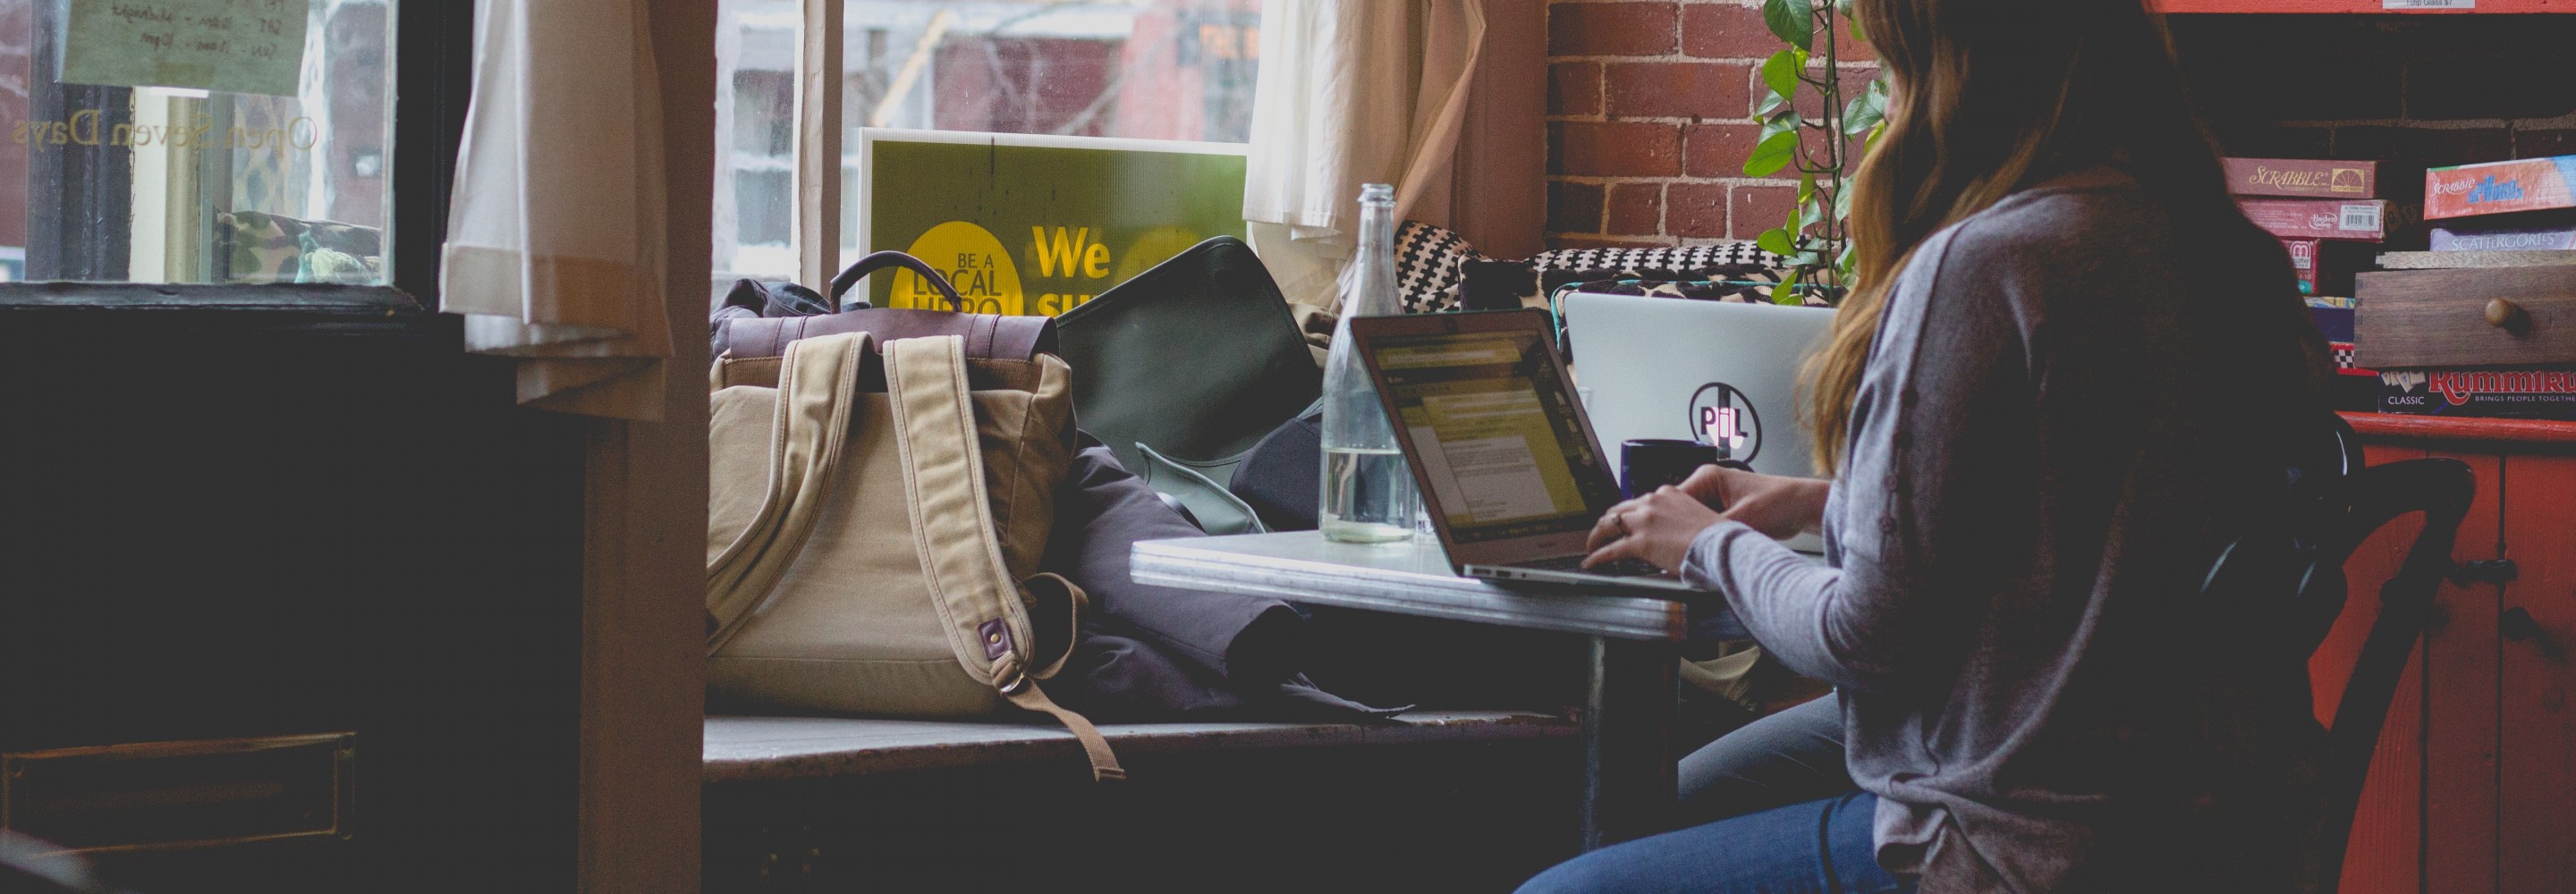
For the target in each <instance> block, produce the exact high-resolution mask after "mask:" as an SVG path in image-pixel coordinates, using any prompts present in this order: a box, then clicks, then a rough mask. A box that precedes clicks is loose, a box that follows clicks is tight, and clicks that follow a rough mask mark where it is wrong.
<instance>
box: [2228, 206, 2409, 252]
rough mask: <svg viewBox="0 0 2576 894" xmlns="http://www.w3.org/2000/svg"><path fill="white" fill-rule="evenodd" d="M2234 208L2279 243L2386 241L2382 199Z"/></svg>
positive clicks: (2386, 227)
mask: <svg viewBox="0 0 2576 894" xmlns="http://www.w3.org/2000/svg"><path fill="white" fill-rule="evenodd" d="M2236 207H2237V208H2239V209H2242V210H2243V211H2244V212H2245V219H2247V220H2251V221H2253V222H2254V225H2255V226H2258V227H2262V228H2263V230H2264V232H2267V233H2271V234H2272V235H2274V236H2278V237H2281V238H2283V239H2338V240H2343V241H2347V242H2384V241H2387V239H2388V202H2387V201H2386V200H2383V199H2357V200H2352V201H2343V200H2337V199H2237V200H2236Z"/></svg>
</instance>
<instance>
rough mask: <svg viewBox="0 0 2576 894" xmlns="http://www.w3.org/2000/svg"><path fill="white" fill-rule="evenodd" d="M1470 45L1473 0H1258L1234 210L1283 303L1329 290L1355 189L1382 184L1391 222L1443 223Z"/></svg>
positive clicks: (1323, 298)
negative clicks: (1254, 74)
mask: <svg viewBox="0 0 2576 894" xmlns="http://www.w3.org/2000/svg"><path fill="white" fill-rule="evenodd" d="M1484 39H1485V10H1484V3H1483V0H1264V2H1263V3H1262V7H1261V76H1260V82H1259V86H1258V87H1257V88H1255V92H1254V94H1253V105H1252V145H1251V158H1250V161H1249V166H1248V169H1247V171H1246V173H1245V178H1244V191H1243V217H1244V220H1245V221H1246V222H1247V224H1248V225H1249V229H1250V232H1251V235H1252V246H1253V248H1254V250H1256V251H1258V252H1259V253H1260V254H1261V260H1262V264H1263V265H1264V266H1266V267H1269V268H1270V272H1271V276H1272V277H1274V278H1276V279H1277V280H1278V281H1279V286H1280V290H1281V291H1283V292H1285V293H1286V294H1287V295H1288V298H1289V299H1290V300H1292V301H1298V302H1303V303H1307V304H1314V305H1317V306H1324V307H1330V306H1332V304H1333V302H1334V301H1335V300H1336V299H1337V298H1338V297H1339V293H1338V290H1337V288H1336V286H1335V282H1336V280H1337V279H1338V278H1339V276H1340V274H1341V272H1342V270H1343V268H1345V267H1347V266H1348V261H1349V259H1350V256H1351V253H1352V248H1353V246H1352V244H1351V242H1352V238H1353V236H1354V235H1356V231H1357V229H1358V215H1359V195H1360V185H1361V184H1363V183H1393V184H1396V191H1395V213H1396V216H1397V217H1398V218H1399V219H1411V220H1420V221H1423V222H1426V223H1433V224H1441V225H1446V224H1448V223H1449V222H1450V221H1449V219H1448V209H1449V198H1450V196H1449V175H1450V166H1451V161H1452V158H1453V157H1454V156H1455V155H1456V150H1457V146H1458V132H1459V125H1460V121H1461V120H1462V119H1463V118H1464V117H1465V115H1466V112H1467V94H1468V88H1469V86H1470V84H1471V82H1472V80H1473V75H1474V72H1475V70H1476V56H1477V54H1478V52H1479V51H1480V50H1481V48H1482V46H1483V44H1484Z"/></svg>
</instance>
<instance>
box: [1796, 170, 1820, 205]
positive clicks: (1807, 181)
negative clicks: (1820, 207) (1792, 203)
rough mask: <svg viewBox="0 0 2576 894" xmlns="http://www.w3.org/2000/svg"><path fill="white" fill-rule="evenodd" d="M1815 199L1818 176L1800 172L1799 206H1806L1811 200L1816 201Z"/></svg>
mask: <svg viewBox="0 0 2576 894" xmlns="http://www.w3.org/2000/svg"><path fill="white" fill-rule="evenodd" d="M1815 197H1816V175H1814V174H1810V173H1807V172H1805V171H1799V172H1798V202H1799V204H1805V203H1806V202H1807V201H1809V200H1811V199H1814V198H1815Z"/></svg>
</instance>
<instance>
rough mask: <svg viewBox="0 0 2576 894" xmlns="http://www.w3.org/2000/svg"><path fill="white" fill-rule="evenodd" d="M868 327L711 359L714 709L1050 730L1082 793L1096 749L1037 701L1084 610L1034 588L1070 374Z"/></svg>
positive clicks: (1068, 592)
mask: <svg viewBox="0 0 2576 894" xmlns="http://www.w3.org/2000/svg"><path fill="white" fill-rule="evenodd" d="M875 347H876V344H875V342H874V340H873V339H872V338H871V337H870V336H869V335H868V334H867V333H864V332H858V333H848V334H840V335H827V336H820V337H815V338H807V339H803V340H799V341H795V342H792V343H789V344H788V345H787V346H786V349H785V351H784V353H783V355H782V356H777V357H762V358H751V359H733V358H728V359H726V360H722V361H719V362H718V363H717V365H716V367H715V370H714V381H713V382H712V383H711V384H712V385H713V387H714V393H713V394H712V396H711V402H712V406H711V408H710V409H711V413H710V419H709V432H708V433H709V441H710V443H709V445H708V446H709V448H710V460H711V464H710V467H709V479H710V480H709V482H708V483H709V485H710V490H711V496H712V499H711V500H710V503H709V513H708V525H707V610H708V613H709V614H710V615H711V616H712V617H713V618H714V625H715V627H714V630H713V632H712V633H711V634H710V635H709V636H708V638H707V656H708V657H707V676H708V687H709V692H710V694H711V695H713V696H716V697H717V698H720V699H723V700H726V701H730V702H734V703H738V704H748V705H754V706H763V707H770V708H777V709H784V710H791V711H800V712H820V713H836V714H857V715H868V716H879V717H910V718H948V719H955V718H969V717H983V716H990V715H993V714H995V713H998V712H1003V711H1007V710H1009V709H1010V708H1012V707H1014V706H1015V707H1018V708H1023V709H1027V710H1031V711H1038V712H1043V713H1046V714H1049V715H1052V716H1054V717H1055V718H1056V719H1057V720H1058V721H1060V722H1062V723H1063V724H1064V725H1065V726H1066V727H1067V728H1068V729H1070V730H1072V731H1073V734H1074V736H1075V737H1076V738H1077V739H1079V740H1081V742H1082V746H1083V750H1084V751H1085V752H1086V753H1087V754H1088V755H1089V757H1090V759H1091V766H1092V773H1093V776H1094V777H1095V778H1100V779H1116V778H1123V777H1124V776H1125V773H1124V772H1123V771H1122V770H1121V769H1120V768H1119V766H1118V761H1117V758H1116V757H1115V756H1114V755H1112V754H1111V753H1110V751H1109V746H1108V743H1107V741H1106V740H1104V739H1102V738H1101V736H1100V733H1099V732H1098V731H1097V730H1095V729H1093V727H1092V725H1091V723H1090V722H1089V721H1088V720H1085V719H1084V718H1083V717H1082V716H1081V715H1079V714H1076V713H1074V712H1072V711H1068V710H1066V709H1064V708H1062V707H1059V706H1057V705H1056V704H1055V702H1054V700H1052V699H1050V698H1048V697H1047V695H1046V693H1045V691H1044V690H1042V689H1040V688H1039V687H1038V682H1037V681H1040V680H1045V679H1048V678H1051V677H1053V676H1054V675H1055V673H1056V671H1057V670H1058V669H1060V668H1061V667H1062V666H1063V664H1064V659H1065V657H1066V655H1067V654H1068V653H1069V652H1070V651H1071V646H1072V642H1073V636H1074V630H1075V625H1076V624H1077V623H1078V619H1079V617H1080V612H1081V609H1082V608H1083V604H1084V598H1083V594H1082V591H1081V590H1080V589H1079V588H1076V587H1075V586H1073V585H1072V584H1071V583H1070V582H1068V581H1066V580H1064V579H1063V578H1060V577H1056V576H1055V575H1052V574H1041V573H1038V572H1037V565H1038V558H1039V555H1040V554H1041V553H1042V552H1043V551H1044V550H1045V548H1046V540H1047V535H1048V533H1049V530H1050V528H1051V527H1052V525H1053V521H1054V511H1055V507H1054V493H1055V487H1056V485H1057V483H1058V482H1059V481H1060V480H1061V479H1062V478H1063V477H1064V474H1065V470H1066V468H1067V466H1068V464H1069V463H1070V462H1071V457H1072V452H1073V399H1072V373H1071V371H1070V369H1069V368H1067V367H1066V365H1065V363H1064V361H1063V360H1060V359H1058V358H1056V357H1054V356H1053V355H1049V354H1034V355H1032V356H1030V357H1028V358H1027V359H980V358H979V359H969V358H968V357H967V356H966V353H965V350H964V347H963V344H962V342H961V340H960V339H958V338H957V337H954V336H943V337H933V338H908V339H901V340H896V341H891V342H886V343H885V344H884V345H883V347H884V353H883V356H882V357H880V356H878V353H877V351H876V350H875Z"/></svg>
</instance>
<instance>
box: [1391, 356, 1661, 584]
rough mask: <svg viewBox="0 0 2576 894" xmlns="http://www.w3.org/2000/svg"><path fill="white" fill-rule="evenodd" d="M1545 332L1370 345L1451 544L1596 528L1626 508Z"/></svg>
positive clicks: (1399, 421)
mask: <svg viewBox="0 0 2576 894" xmlns="http://www.w3.org/2000/svg"><path fill="white" fill-rule="evenodd" d="M1544 338H1545V336H1544V335H1543V334H1542V333H1541V332H1539V331H1524V332H1467V333H1448V334H1436V335H1410V336H1381V337H1378V338H1374V339H1372V340H1371V346H1370V347H1371V349H1372V353H1373V354H1374V355H1375V358H1374V359H1375V360H1376V364H1377V367H1378V371H1379V375H1380V376H1381V377H1382V380H1383V381H1384V383H1385V387H1386V389H1387V397H1388V400H1389V402H1390V403H1392V404H1393V405H1394V407H1395V410H1396V415H1397V420H1396V423H1397V424H1398V425H1401V426H1404V428H1405V434H1406V437H1407V439H1408V440H1410V441H1411V442H1412V448H1413V450H1414V451H1415V454H1416V459H1417V460H1419V462H1420V464H1421V471H1422V477H1423V478H1426V479H1428V483H1429V484H1430V488H1431V493H1429V494H1426V496H1427V497H1429V498H1430V499H1429V500H1427V501H1426V502H1427V503H1429V505H1430V507H1431V509H1432V511H1435V512H1439V513H1442V514H1443V515H1445V516H1446V517H1447V518H1446V520H1447V526H1448V528H1449V538H1450V540H1451V541H1453V542H1457V543H1479V542H1485V541H1493V540H1505V539H1510V538H1514V537H1526V536H1530V535H1535V534H1560V533H1565V532H1568V531H1581V530H1586V529H1589V528H1591V527H1592V525H1593V523H1594V522H1595V521H1597V520H1598V519H1599V518H1600V514H1601V513H1602V512H1603V511H1604V510H1607V509H1608V508H1609V507H1610V506H1611V505H1612V504H1614V503H1616V502H1618V500H1619V491H1618V486H1617V485H1616V484H1615V483H1613V481H1612V479H1611V477H1610V475H1609V473H1608V472H1607V471H1606V470H1605V469H1604V468H1603V467H1602V465H1601V459H1600V457H1598V456H1596V455H1594V452H1593V448H1592V439H1591V437H1590V436H1589V434H1588V433H1586V432H1585V431H1584V429H1583V427H1582V423H1581V422H1580V421H1579V417H1578V416H1577V415H1576V414H1575V410H1574V395H1572V394H1569V393H1567V389H1566V388H1565V384H1564V377H1563V376H1561V375H1560V374H1558V373H1557V371H1556V367H1555V364H1554V363H1553V362H1552V361H1553V358H1552V356H1551V355H1550V352H1549V348H1548V346H1547V343H1546V341H1545V340H1544Z"/></svg>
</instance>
